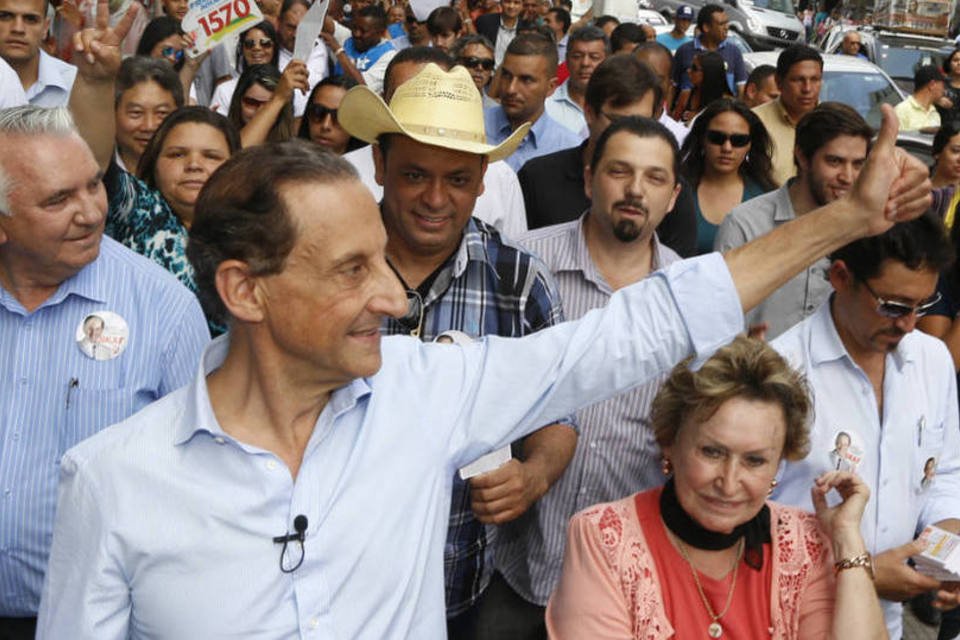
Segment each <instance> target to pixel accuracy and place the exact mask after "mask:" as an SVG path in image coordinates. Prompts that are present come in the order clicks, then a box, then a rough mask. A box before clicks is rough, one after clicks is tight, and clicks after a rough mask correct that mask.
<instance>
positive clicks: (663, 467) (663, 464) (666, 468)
mask: <svg viewBox="0 0 960 640" xmlns="http://www.w3.org/2000/svg"><path fill="white" fill-rule="evenodd" d="M660 471H663V475H665V476H669V475H670V474H671V473H673V464H671V462H670V458H667V457H664V458H663V459H662V460H661V461H660Z"/></svg>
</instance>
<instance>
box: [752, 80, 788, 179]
mask: <svg viewBox="0 0 960 640" xmlns="http://www.w3.org/2000/svg"><path fill="white" fill-rule="evenodd" d="M753 112H754V113H755V114H757V117H758V118H760V120H761V121H762V122H763V126H765V127H766V128H767V133H768V134H770V141H771V143H772V144H773V156H772V157H771V158H770V160H771V161H772V162H773V179H774V180H775V181H776V183H777V184H778V185H783V184H786V182H787V180H789V179H790V178H792V177H793V176H795V175H796V174H797V165H796V164H794V162H793V145H794V142H796V137H797V129H796V126H797V125H796V123H795V122H793V121H792V120H791V119H790V116H789V115H788V114H787V110H786V109H784V108H783V105H782V104H781V103H780V98H777V99H776V100H773V101H772V102H767V103H765V104H762V105H760V106H758V107H754V108H753Z"/></svg>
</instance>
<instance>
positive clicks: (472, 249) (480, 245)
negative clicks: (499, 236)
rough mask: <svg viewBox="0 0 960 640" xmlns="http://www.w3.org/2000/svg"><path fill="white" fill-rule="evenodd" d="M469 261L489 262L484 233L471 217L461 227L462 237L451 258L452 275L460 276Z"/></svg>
mask: <svg viewBox="0 0 960 640" xmlns="http://www.w3.org/2000/svg"><path fill="white" fill-rule="evenodd" d="M471 261H473V262H483V263H485V264H488V263H490V262H491V260H490V255H489V254H488V253H487V238H486V234H485V233H483V231H481V230H480V227H479V226H478V225H477V221H476V219H474V218H473V217H471V218H470V219H469V220H468V221H467V226H466V227H464V229H463V237H462V238H460V246H459V247H458V248H457V254H456V256H455V257H454V259H453V277H454V278H459V277H460V276H462V275H463V272H464V271H466V269H467V264H469V263H470V262H471Z"/></svg>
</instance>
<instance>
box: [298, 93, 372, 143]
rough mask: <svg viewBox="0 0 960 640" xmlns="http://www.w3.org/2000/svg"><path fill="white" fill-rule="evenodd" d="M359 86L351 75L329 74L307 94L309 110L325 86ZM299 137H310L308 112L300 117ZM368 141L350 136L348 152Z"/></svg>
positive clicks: (306, 138)
mask: <svg viewBox="0 0 960 640" xmlns="http://www.w3.org/2000/svg"><path fill="white" fill-rule="evenodd" d="M355 86H357V81H356V80H354V79H353V78H351V77H350V76H327V77H326V78H324V79H323V80H321V81H320V82H318V83H317V84H315V85H314V86H313V90H311V91H310V95H309V96H307V110H308V111H309V109H310V105H312V104H313V99H314V97H315V96H316V95H317V92H318V91H320V89H322V88H324V87H340V88H341V89H344V90H345V91H349V90H350V89H352V88H354V87H355ZM297 137H298V138H301V139H303V140H309V139H310V119H309V118H308V117H307V114H306V113H304V114H303V117H302V118H300V128H299V129H298V130H297ZM366 144H367V143H366V142H364V141H363V140H360V139H359V138H354V137H353V136H350V140H348V141H347V149H346V152H350V151H353V150H354V149H359V148H360V147H362V146H365V145H366Z"/></svg>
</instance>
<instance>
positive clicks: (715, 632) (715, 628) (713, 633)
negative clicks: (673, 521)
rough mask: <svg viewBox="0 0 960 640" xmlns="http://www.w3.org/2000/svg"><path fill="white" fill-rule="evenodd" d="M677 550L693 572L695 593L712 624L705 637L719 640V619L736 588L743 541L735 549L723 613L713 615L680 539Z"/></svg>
mask: <svg viewBox="0 0 960 640" xmlns="http://www.w3.org/2000/svg"><path fill="white" fill-rule="evenodd" d="M676 540H677V549H679V550H680V555H681V556H683V559H684V560H686V561H687V564H688V565H690V570H691V571H692V572H693V582H694V584H696V585H697V593H699V594H700V600H702V601H703V606H704V607H706V608H707V615H709V616H710V619H711V620H713V622H711V623H710V625H709V626H708V627H707V635H708V636H710V637H711V638H719V637H720V636H722V635H723V626H721V625H720V618H722V617H723V616H725V615H726V614H727V611H729V610H730V605H731V604H733V591H734V589H736V588H737V569H739V568H740V558H741V557H743V545H744V539H743V538H740V544H739V546H738V548H737V556H736V558H734V560H733V567H731V570H732V571H733V580H731V581H730V591H728V592H727V604H725V605H724V607H723V611H721V612H720V613H714V612H713V607H711V606H710V601H709V600H707V594H705V593H704V592H703V585H701V584H700V578H699V576H697V568H696V567H695V566H693V561H692V560H690V556H688V555H687V551H686V549H684V544H683V541H682V540H680V538H677V539H676Z"/></svg>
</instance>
